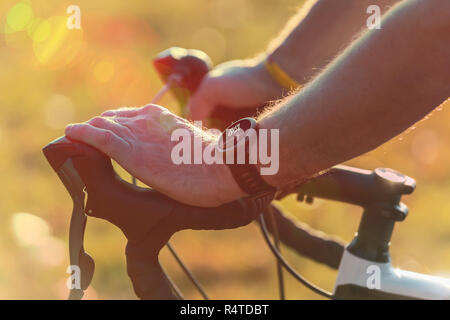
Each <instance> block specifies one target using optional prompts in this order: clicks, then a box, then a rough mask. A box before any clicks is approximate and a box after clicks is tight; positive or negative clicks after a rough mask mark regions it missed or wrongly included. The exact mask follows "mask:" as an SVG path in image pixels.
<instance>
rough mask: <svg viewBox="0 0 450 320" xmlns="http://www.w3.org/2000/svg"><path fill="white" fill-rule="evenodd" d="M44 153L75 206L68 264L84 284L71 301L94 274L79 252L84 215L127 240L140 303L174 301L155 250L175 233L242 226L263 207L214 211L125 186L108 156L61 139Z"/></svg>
mask: <svg viewBox="0 0 450 320" xmlns="http://www.w3.org/2000/svg"><path fill="white" fill-rule="evenodd" d="M43 152H44V154H45V156H46V158H47V160H48V162H49V163H50V164H51V166H52V168H53V169H54V170H55V171H56V172H57V174H58V176H59V177H60V179H61V180H62V182H63V183H64V185H65V187H66V188H67V190H68V191H69V193H70V195H71V196H72V199H73V201H74V211H73V214H72V221H71V230H70V236H69V239H70V243H69V247H70V259H71V265H77V266H79V267H80V272H81V283H82V285H81V288H74V290H72V292H71V297H72V298H77V297H80V295H81V296H82V291H83V290H84V289H86V288H87V287H88V285H89V283H90V282H91V279H92V276H93V273H94V262H93V260H92V258H91V257H90V256H89V255H88V254H87V253H86V252H85V251H84V247H83V237H84V229H85V224H86V215H88V216H93V217H97V218H102V219H105V220H107V221H109V222H111V223H113V224H114V225H116V226H117V227H119V228H120V229H121V230H122V232H123V233H124V235H125V236H126V237H127V239H128V243H127V248H126V256H127V272H128V275H129V277H130V278H131V280H132V282H133V287H134V289H135V292H136V294H137V295H138V296H139V297H140V298H142V299H175V298H176V296H175V294H174V293H173V291H172V288H171V287H170V285H169V282H168V281H167V278H166V276H165V275H164V272H163V270H162V269H161V266H160V264H159V261H158V255H159V251H160V250H161V248H162V247H163V246H164V245H165V244H166V243H167V241H168V240H169V239H170V237H171V236H172V235H173V233H175V232H177V231H179V230H183V229H194V230H201V229H208V230H221V229H231V228H236V227H240V226H244V225H247V224H249V223H250V222H252V221H253V220H255V218H256V217H257V216H258V215H259V213H260V212H261V209H262V207H264V206H265V205H266V204H263V203H261V202H260V200H259V199H250V198H244V199H241V200H237V201H233V202H230V203H227V204H224V205H221V206H219V207H216V208H200V207H193V206H189V205H185V204H182V203H180V202H177V201H175V200H173V199H171V198H169V197H167V196H165V195H163V194H161V193H159V192H157V191H155V190H153V189H149V188H141V187H137V186H134V185H132V184H130V183H128V182H126V181H124V180H123V179H121V178H120V177H119V176H118V175H117V174H116V173H115V171H114V169H113V166H112V164H111V160H110V159H109V158H108V157H107V156H106V155H104V154H103V153H101V152H100V151H98V150H96V149H94V148H93V147H90V146H88V145H86V144H83V143H79V142H76V141H71V140H69V139H67V138H65V137H62V138H59V139H57V140H55V141H53V142H51V143H50V144H48V145H47V146H46V147H44V149H43ZM85 193H86V194H87V201H86V204H84V198H85Z"/></svg>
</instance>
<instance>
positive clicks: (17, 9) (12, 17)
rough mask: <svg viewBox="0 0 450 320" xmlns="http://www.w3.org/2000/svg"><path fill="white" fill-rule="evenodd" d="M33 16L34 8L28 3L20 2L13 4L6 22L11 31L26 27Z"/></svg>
mask: <svg viewBox="0 0 450 320" xmlns="http://www.w3.org/2000/svg"><path fill="white" fill-rule="evenodd" d="M32 17H33V9H31V6H30V5H29V4H28V3H25V2H19V3H18V4H16V5H15V6H13V7H12V8H11V9H10V10H9V12H8V16H7V17H6V23H7V25H8V27H9V28H10V29H11V31H21V30H23V29H25V28H26V27H27V25H28V23H29V22H30V20H31V19H32Z"/></svg>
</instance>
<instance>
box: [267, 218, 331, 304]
mask: <svg viewBox="0 0 450 320" xmlns="http://www.w3.org/2000/svg"><path fill="white" fill-rule="evenodd" d="M258 222H259V225H260V227H261V232H262V234H263V237H264V240H265V241H266V243H267V245H268V246H269V248H270V250H271V251H272V253H273V254H274V255H275V258H276V259H277V260H278V261H279V262H280V263H281V265H282V266H283V267H284V268H285V269H286V270H287V271H288V272H289V273H290V274H291V275H292V276H293V277H294V278H295V279H297V280H298V281H299V282H300V283H302V284H303V285H304V286H305V287H307V288H308V289H310V290H311V291H314V292H315V293H317V294H319V295H321V296H323V297H325V298H328V299H333V298H334V296H333V294H332V293H330V292H328V291H326V290H324V289H322V288H319V287H318V286H316V285H315V284H313V283H311V282H309V281H308V280H306V279H305V278H304V277H303V276H302V275H300V274H299V273H298V272H297V271H295V270H294V268H292V267H291V265H290V264H289V263H288V262H287V261H286V260H285V259H284V258H283V256H282V255H281V253H280V252H279V251H278V249H277V248H276V247H275V246H274V244H273V243H272V241H271V240H270V237H269V233H268V231H267V226H266V222H265V219H264V214H263V213H261V214H260V216H259V218H258Z"/></svg>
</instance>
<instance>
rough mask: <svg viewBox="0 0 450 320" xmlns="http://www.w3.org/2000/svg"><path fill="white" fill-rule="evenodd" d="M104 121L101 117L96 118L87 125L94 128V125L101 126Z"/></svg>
mask: <svg viewBox="0 0 450 320" xmlns="http://www.w3.org/2000/svg"><path fill="white" fill-rule="evenodd" d="M103 121H104V118H102V117H101V116H96V117H94V118H92V119H91V120H89V123H90V124H92V125H94V126H96V125H101V124H102V123H103Z"/></svg>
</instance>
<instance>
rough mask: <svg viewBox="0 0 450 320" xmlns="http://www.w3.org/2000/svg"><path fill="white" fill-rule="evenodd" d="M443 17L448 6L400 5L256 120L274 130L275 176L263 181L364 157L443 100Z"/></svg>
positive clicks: (448, 76) (449, 53)
mask: <svg viewBox="0 0 450 320" xmlns="http://www.w3.org/2000/svg"><path fill="white" fill-rule="evenodd" d="M449 12H450V6H449V3H448V2H446V3H445V4H444V3H442V2H440V1H439V4H438V3H437V2H434V1H429V0H426V1H423V0H411V1H407V2H406V3H402V4H399V5H398V6H397V7H396V8H395V10H392V11H391V12H390V13H389V14H388V15H387V16H386V17H384V19H383V21H382V28H381V30H372V31H369V32H367V33H366V34H365V35H364V36H362V37H361V38H360V39H359V40H357V41H356V42H355V43H353V44H352V45H351V46H350V47H349V48H347V49H346V50H345V52H344V53H343V54H342V55H341V56H339V57H338V58H337V59H335V60H334V61H333V62H332V63H331V64H330V65H329V66H328V68H327V69H326V70H324V72H322V73H321V74H320V75H319V76H318V77H317V78H316V79H315V80H314V81H312V82H311V83H310V84H309V85H308V86H307V87H306V88H305V89H304V90H302V91H301V92H300V93H298V94H297V95H295V96H293V97H291V98H290V99H289V100H288V101H286V102H284V103H281V104H280V105H279V107H278V108H277V109H274V110H273V111H272V112H270V113H268V114H266V115H265V116H263V118H261V119H260V120H259V121H260V126H261V127H262V128H267V129H274V128H275V129H276V128H280V166H279V171H278V173H277V174H276V175H273V176H265V179H266V180H267V181H268V182H269V183H271V184H273V185H277V186H282V185H285V184H286V183H288V182H292V181H293V180H297V179H301V178H304V177H307V176H310V175H311V174H314V173H317V172H319V171H320V170H323V169H326V168H329V167H331V166H333V165H335V164H338V163H340V162H343V161H346V160H348V159H351V158H353V157H355V156H358V155H360V154H362V153H365V152H367V151H369V150H371V149H373V148H375V147H377V146H379V145H380V144H382V143H384V142H385V141H387V140H389V139H391V138H392V137H394V136H395V135H397V134H399V133H401V132H402V131H403V130H405V129H406V128H408V127H409V126H411V125H412V124H413V123H415V122H417V121H418V120H420V119H421V118H423V117H424V116H425V115H426V114H427V113H429V112H430V111H431V110H433V109H434V108H435V107H437V106H438V105H439V104H441V103H442V102H443V101H444V100H446V99H447V98H448V97H449V95H450V59H449V57H450V45H449V43H450V39H449V35H450V32H449V31H450V30H449V29H450V25H449V21H450V16H449ZM427 17H428V18H427ZM430 17H431V18H430ZM293 145H294V146H295V147H293Z"/></svg>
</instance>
